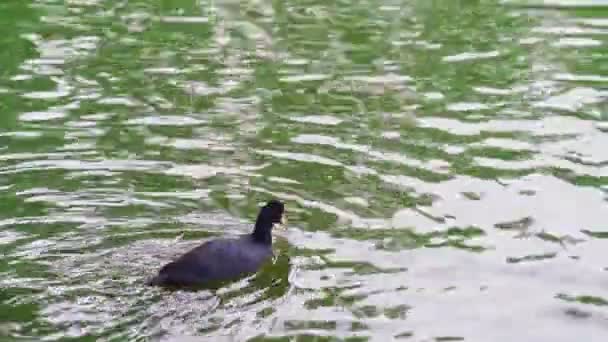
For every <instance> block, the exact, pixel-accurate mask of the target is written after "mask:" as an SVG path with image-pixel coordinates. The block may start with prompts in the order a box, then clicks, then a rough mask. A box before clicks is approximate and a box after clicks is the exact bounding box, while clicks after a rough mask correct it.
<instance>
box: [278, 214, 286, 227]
mask: <svg viewBox="0 0 608 342" xmlns="http://www.w3.org/2000/svg"><path fill="white" fill-rule="evenodd" d="M277 228H279V229H281V230H287V215H285V214H283V216H281V223H280V224H278V225H277Z"/></svg>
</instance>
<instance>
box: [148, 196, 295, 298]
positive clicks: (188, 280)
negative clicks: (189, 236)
mask: <svg viewBox="0 0 608 342" xmlns="http://www.w3.org/2000/svg"><path fill="white" fill-rule="evenodd" d="M283 211H284V205H283V203H281V202H279V201H276V200H271V201H269V202H268V203H267V204H266V205H265V206H264V207H263V208H262V209H261V210H260V213H259V214H258V218H257V220H256V222H255V227H254V229H253V232H252V233H251V234H248V235H243V236H240V237H238V238H234V239H226V238H224V239H215V240H210V241H207V242H205V243H203V244H201V245H200V246H198V247H196V248H194V249H192V250H190V251H188V252H187V253H185V254H184V255H182V256H181V257H179V258H178V259H176V260H174V261H172V262H170V263H168V264H166V265H165V266H163V267H162V268H161V269H160V271H159V272H158V275H156V276H155V277H154V278H152V279H151V280H149V281H148V284H149V285H156V286H166V287H183V286H186V287H191V286H205V285H208V284H209V285H213V284H216V283H218V282H223V281H227V280H233V279H236V278H240V277H241V276H244V275H246V274H249V273H254V272H256V271H257V270H259V269H260V268H261V267H262V265H263V264H264V263H265V262H266V261H267V260H268V259H270V258H271V257H272V255H273V254H272V235H271V231H272V227H273V225H274V224H275V223H279V222H281V219H282V215H283Z"/></svg>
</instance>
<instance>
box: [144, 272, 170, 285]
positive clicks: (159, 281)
mask: <svg viewBox="0 0 608 342" xmlns="http://www.w3.org/2000/svg"><path fill="white" fill-rule="evenodd" d="M166 280H167V276H166V275H165V274H159V275H157V276H154V277H152V278H150V279H148V281H146V285H148V286H159V285H163V284H164V283H165V281H166Z"/></svg>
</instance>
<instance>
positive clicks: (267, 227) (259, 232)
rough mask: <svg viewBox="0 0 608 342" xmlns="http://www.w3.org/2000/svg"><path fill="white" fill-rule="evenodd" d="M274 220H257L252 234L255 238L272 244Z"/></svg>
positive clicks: (257, 240) (260, 241)
mask: <svg viewBox="0 0 608 342" xmlns="http://www.w3.org/2000/svg"><path fill="white" fill-rule="evenodd" d="M271 231H272V222H269V221H262V220H259V219H258V220H257V221H256V223H255V228H254V229H253V233H252V234H251V236H252V237H253V240H254V241H256V242H259V243H263V244H272V233H271Z"/></svg>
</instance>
